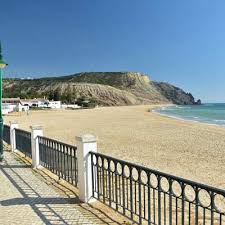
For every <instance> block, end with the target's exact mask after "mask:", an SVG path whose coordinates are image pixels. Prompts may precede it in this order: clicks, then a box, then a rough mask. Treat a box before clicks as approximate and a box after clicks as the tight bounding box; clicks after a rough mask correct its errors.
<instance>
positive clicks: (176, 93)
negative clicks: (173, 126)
mask: <svg viewBox="0 0 225 225" xmlns="http://www.w3.org/2000/svg"><path fill="white" fill-rule="evenodd" d="M153 83H154V86H155V87H156V88H157V89H158V90H159V92H161V93H162V95H163V96H165V97H166V98H167V99H169V100H170V101H171V102H172V103H174V104H179V105H200V104H201V100H200V99H199V100H197V101H195V99H194V97H193V95H192V94H191V93H186V92H184V91H183V90H182V89H180V88H178V87H175V86H173V85H171V84H168V83H165V82H153Z"/></svg>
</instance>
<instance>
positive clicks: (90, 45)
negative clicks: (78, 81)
mask: <svg viewBox="0 0 225 225" xmlns="http://www.w3.org/2000/svg"><path fill="white" fill-rule="evenodd" d="M0 2H1V8H0V27H1V29H0V39H1V40H2V44H3V50H4V57H5V59H6V60H7V61H8V63H9V65H10V66H9V67H8V68H7V69H6V71H5V75H6V76H8V77H27V76H34V77H40V76H46V75H47V76H55V75H64V74H65V75H66V74H73V73H76V72H84V71H138V72H143V73H147V74H149V75H150V78H151V79H153V80H158V81H167V82H170V83H173V84H175V85H177V86H179V87H181V88H184V89H185V90H186V91H190V92H192V93H193V94H194V95H195V96H196V97H197V98H201V99H203V101H205V102H225V88H224V86H225V29H224V22H225V13H224V12H225V1H224V0H216V1H212V0H188V1H187V0H186V1H184V0H170V1H168V0H164V1H162V0H141V1H140V0H139V1H137V0H64V1H62V0H19V1H18V0H7V1H6V0H0Z"/></svg>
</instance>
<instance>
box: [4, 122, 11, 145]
mask: <svg viewBox="0 0 225 225" xmlns="http://www.w3.org/2000/svg"><path fill="white" fill-rule="evenodd" d="M3 141H5V142H6V143H7V144H10V126H8V125H5V124H4V127H3Z"/></svg>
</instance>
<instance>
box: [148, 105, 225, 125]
mask: <svg viewBox="0 0 225 225" xmlns="http://www.w3.org/2000/svg"><path fill="white" fill-rule="evenodd" d="M162 107H169V106H162ZM162 107H156V108H154V109H152V110H151V112H152V113H155V114H157V115H160V116H162V117H166V118H171V119H175V120H179V121H183V122H193V123H199V124H205V125H209V126H215V127H220V128H225V125H219V124H216V123H208V122H203V121H198V120H195V119H184V118H181V117H178V116H173V115H168V114H164V113H161V112H157V111H155V109H157V108H162Z"/></svg>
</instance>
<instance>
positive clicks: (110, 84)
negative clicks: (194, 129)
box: [3, 72, 200, 106]
mask: <svg viewBox="0 0 225 225" xmlns="http://www.w3.org/2000/svg"><path fill="white" fill-rule="evenodd" d="M3 88H4V97H21V98H33V97H36V98H37V97H46V98H54V99H60V100H62V101H63V102H67V103H74V102H77V101H79V100H82V101H85V100H86V101H87V100H88V101H90V102H92V103H94V104H98V105H104V106H112V105H137V104H159V103H175V104H185V105H187V104H188V105H193V104H200V101H198V102H196V101H195V99H194V97H193V96H192V95H191V94H190V93H186V92H184V91H183V90H182V89H180V88H177V87H175V86H173V85H171V84H168V83H162V82H154V81H150V79H149V77H148V76H146V75H144V74H140V73H136V72H86V73H78V74H74V75H69V76H61V77H45V78H39V79H4V83H3Z"/></svg>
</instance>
